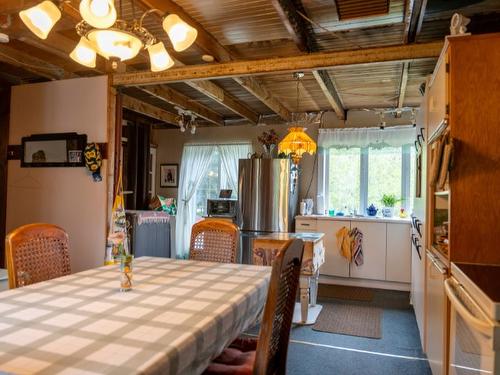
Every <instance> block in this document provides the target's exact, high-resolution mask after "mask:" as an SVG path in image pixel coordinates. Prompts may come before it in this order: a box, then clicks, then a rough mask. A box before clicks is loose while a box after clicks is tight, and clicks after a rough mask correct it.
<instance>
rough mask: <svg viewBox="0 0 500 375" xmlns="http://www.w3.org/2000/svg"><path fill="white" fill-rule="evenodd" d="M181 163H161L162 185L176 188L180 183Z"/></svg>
mask: <svg viewBox="0 0 500 375" xmlns="http://www.w3.org/2000/svg"><path fill="white" fill-rule="evenodd" d="M178 170H179V164H161V165H160V187H162V188H167V187H170V188H176V187H177V185H178V181H177V180H178Z"/></svg>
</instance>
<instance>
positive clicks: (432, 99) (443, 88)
mask: <svg viewBox="0 0 500 375" xmlns="http://www.w3.org/2000/svg"><path fill="white" fill-rule="evenodd" d="M436 69H437V70H436V72H435V75H434V77H433V80H432V81H431V86H430V87H429V98H428V103H427V105H428V107H427V124H428V131H427V134H428V136H429V137H430V136H431V135H432V133H434V131H435V130H436V129H437V128H438V126H439V125H440V124H441V122H442V121H443V120H444V119H445V118H446V117H447V113H446V105H447V104H448V95H447V87H448V86H447V81H448V77H447V76H448V74H447V73H446V55H443V59H442V60H440V61H439V62H438V66H437V67H436Z"/></svg>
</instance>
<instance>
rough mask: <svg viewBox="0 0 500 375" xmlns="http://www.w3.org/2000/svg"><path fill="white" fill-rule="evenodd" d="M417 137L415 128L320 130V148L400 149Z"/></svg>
mask: <svg viewBox="0 0 500 375" xmlns="http://www.w3.org/2000/svg"><path fill="white" fill-rule="evenodd" d="M416 137H417V133H416V128H414V127H413V126H394V127H386V128H385V129H380V128H352V129H346V128H343V129H320V130H319V136H318V145H319V147H322V148H325V149H328V148H331V147H335V148H351V147H359V148H363V147H374V148H380V147H387V146H391V147H399V146H403V145H406V144H409V143H413V142H414V141H415V139H416Z"/></svg>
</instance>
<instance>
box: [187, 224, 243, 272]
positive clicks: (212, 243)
mask: <svg viewBox="0 0 500 375" xmlns="http://www.w3.org/2000/svg"><path fill="white" fill-rule="evenodd" d="M239 240H240V230H239V229H238V226H236V225H235V224H233V223H231V222H229V221H227V220H220V219H207V220H202V221H200V222H198V223H196V224H194V225H193V228H192V230H191V246H190V248H189V259H192V260H204V261H207V262H219V263H236V258H237V254H238V245H239Z"/></svg>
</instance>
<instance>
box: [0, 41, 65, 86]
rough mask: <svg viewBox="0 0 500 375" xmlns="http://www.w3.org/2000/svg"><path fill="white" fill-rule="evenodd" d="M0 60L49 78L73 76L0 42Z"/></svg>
mask: <svg viewBox="0 0 500 375" xmlns="http://www.w3.org/2000/svg"><path fill="white" fill-rule="evenodd" d="M0 61H3V62H5V63H7V64H10V65H13V66H17V67H19V68H22V69H24V70H26V71H28V72H31V73H33V74H35V75H37V76H39V77H44V78H47V79H49V80H56V79H63V78H72V77H74V74H72V73H69V72H67V71H65V70H64V69H62V68H61V67H58V66H56V65H52V64H49V63H47V62H45V61H43V60H41V59H38V58H36V57H34V56H32V55H30V54H29V53H25V52H21V51H19V50H17V49H15V48H13V47H10V46H9V45H5V44H0Z"/></svg>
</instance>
